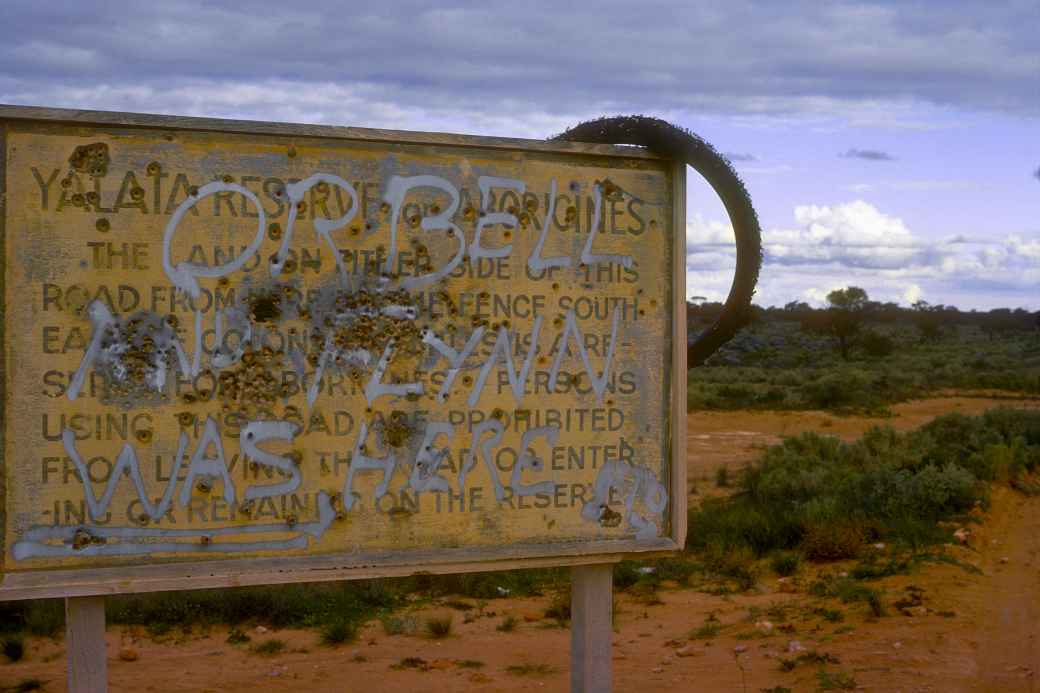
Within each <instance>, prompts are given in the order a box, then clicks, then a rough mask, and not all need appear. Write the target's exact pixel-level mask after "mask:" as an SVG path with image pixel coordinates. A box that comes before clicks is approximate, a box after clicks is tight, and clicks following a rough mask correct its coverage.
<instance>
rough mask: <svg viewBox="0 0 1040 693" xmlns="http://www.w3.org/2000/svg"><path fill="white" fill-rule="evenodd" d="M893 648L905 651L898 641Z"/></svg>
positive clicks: (893, 644)
mask: <svg viewBox="0 0 1040 693" xmlns="http://www.w3.org/2000/svg"><path fill="white" fill-rule="evenodd" d="M892 647H894V648H896V649H897V650H901V649H903V643H901V642H899V641H898V640H896V641H895V642H894V643H892Z"/></svg>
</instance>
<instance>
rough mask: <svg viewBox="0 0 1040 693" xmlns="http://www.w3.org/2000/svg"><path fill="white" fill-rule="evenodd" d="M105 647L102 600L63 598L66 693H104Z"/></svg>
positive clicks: (106, 676) (105, 671)
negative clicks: (67, 684)
mask: <svg viewBox="0 0 1040 693" xmlns="http://www.w3.org/2000/svg"><path fill="white" fill-rule="evenodd" d="M107 655H108V653H107V651H106V647H105V598H104V597H66V599H65V659H66V664H67V667H68V677H69V693H105V692H106V691H107V690H108V659H107Z"/></svg>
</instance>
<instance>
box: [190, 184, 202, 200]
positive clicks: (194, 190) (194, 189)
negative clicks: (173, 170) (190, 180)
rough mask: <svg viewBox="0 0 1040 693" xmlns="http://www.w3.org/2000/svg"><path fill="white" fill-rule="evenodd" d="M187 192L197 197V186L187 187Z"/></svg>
mask: <svg viewBox="0 0 1040 693" xmlns="http://www.w3.org/2000/svg"><path fill="white" fill-rule="evenodd" d="M188 194H189V195H191V196H192V197H198V196H199V186H197V185H192V186H191V187H189V188H188Z"/></svg>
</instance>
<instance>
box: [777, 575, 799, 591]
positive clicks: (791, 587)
mask: <svg viewBox="0 0 1040 693" xmlns="http://www.w3.org/2000/svg"><path fill="white" fill-rule="evenodd" d="M776 586H777V589H778V590H779V591H780V592H783V593H785V594H793V593H795V592H797V591H798V586H797V585H795V583H794V581H793V580H792V579H791V578H786V577H782V578H780V579H779V580H777V581H776Z"/></svg>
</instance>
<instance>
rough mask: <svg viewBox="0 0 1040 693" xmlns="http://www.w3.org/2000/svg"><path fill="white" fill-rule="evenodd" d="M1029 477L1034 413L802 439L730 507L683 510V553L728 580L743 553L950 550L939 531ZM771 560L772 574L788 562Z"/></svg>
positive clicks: (1038, 434)
mask: <svg viewBox="0 0 1040 693" xmlns="http://www.w3.org/2000/svg"><path fill="white" fill-rule="evenodd" d="M1037 468H1040V412H1035V411H1020V410H993V411H991V412H990V413H989V414H987V415H986V416H984V417H974V418H972V417H966V416H963V415H960V414H949V415H946V416H942V417H939V418H937V419H935V420H934V421H932V422H931V423H930V424H928V425H926V426H924V427H922V428H920V429H918V430H916V431H911V432H908V433H896V432H895V431H893V430H891V429H887V428H875V429H872V430H870V431H868V432H867V433H866V434H864V436H863V437H862V438H861V439H859V440H857V441H855V442H853V443H844V442H842V441H840V440H838V439H837V438H834V437H831V436H823V435H819V434H816V433H805V434H802V435H800V436H796V437H793V438H788V439H786V440H784V441H783V442H782V443H781V444H779V445H776V446H773V447H771V448H769V449H767V450H766V451H765V452H764V453H763V454H762V456H761V457H760V458H759V459H758V460H757V461H755V462H754V463H753V464H751V465H750V466H748V467H747V468H746V469H745V470H744V471H743V473H742V474H741V475H740V477H739V479H738V480H737V481H736V485H735V493H734V494H733V495H732V496H729V497H727V498H715V499H707V500H705V501H704V502H702V503H701V505H700V506H699V507H697V508H693V509H691V511H690V517H689V525H690V532H689V534H688V539H687V546H688V547H689V548H691V549H694V550H696V551H698V552H700V556H702V557H703V559H704V561H705V567H706V568H707V569H709V570H711V571H714V572H716V573H720V574H729V575H733V576H736V575H735V573H734V571H735V569H738V568H739V569H741V570H742V569H743V567H746V566H747V565H748V556H747V555H746V553H742V552H750V553H751V554H752V556H751V557H752V558H754V557H761V556H766V555H769V554H773V553H775V552H777V551H781V552H783V551H792V550H796V551H798V552H799V553H800V554H801V555H804V556H805V557H806V558H808V559H810V560H813V561H830V560H841V559H847V558H854V557H856V556H858V555H859V554H860V550H861V548H862V546H863V545H864V544H865V543H867V542H876V541H882V540H884V541H888V542H893V543H896V544H900V543H901V544H904V545H907V546H911V547H914V548H917V547H920V546H924V545H928V544H932V543H936V542H942V541H945V540H947V539H948V535H947V534H946V532H945V531H943V530H941V529H940V528H939V527H938V525H937V523H938V522H939V521H941V520H947V519H949V518H951V517H955V516H957V515H959V514H962V513H965V512H967V511H968V510H970V509H971V508H972V507H973V506H974V505H976V504H978V503H982V504H984V503H986V502H987V500H988V486H987V483H986V482H988V481H990V480H992V479H996V478H1008V477H1011V478H1014V477H1017V476H1019V475H1022V474H1025V473H1027V472H1029V471H1032V470H1035V469H1037ZM781 555H782V554H781ZM774 560H775V561H777V562H776V563H775V564H774V569H775V570H776V571H777V572H778V573H780V572H781V569H785V570H786V568H785V567H784V565H783V563H784V561H785V560H787V561H791V560H793V559H790V558H787V559H779V558H774ZM795 567H796V566H795ZM738 572H739V571H738ZM781 574H782V573H781Z"/></svg>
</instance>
